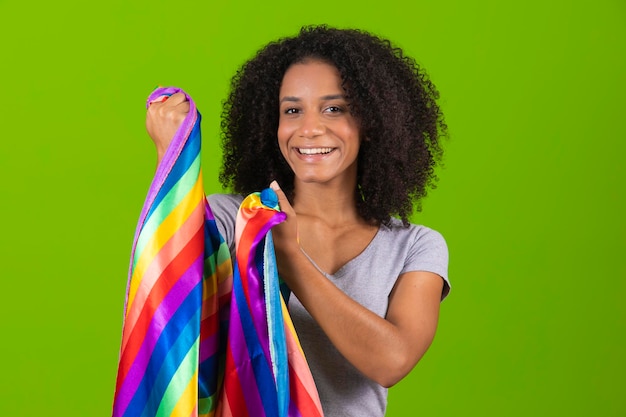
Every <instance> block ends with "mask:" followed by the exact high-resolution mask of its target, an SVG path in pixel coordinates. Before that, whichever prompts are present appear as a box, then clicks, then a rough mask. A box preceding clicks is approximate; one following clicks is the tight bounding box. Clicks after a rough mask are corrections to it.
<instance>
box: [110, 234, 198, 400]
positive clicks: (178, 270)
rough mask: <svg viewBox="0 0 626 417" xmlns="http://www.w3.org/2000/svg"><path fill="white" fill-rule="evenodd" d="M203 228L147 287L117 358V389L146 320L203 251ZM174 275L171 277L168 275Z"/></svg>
mask: <svg viewBox="0 0 626 417" xmlns="http://www.w3.org/2000/svg"><path fill="white" fill-rule="evenodd" d="M203 242H204V229H202V228H201V229H199V230H198V231H197V232H196V233H195V234H194V236H193V237H192V238H191V239H190V240H189V242H187V244H186V245H185V247H183V249H182V250H181V251H180V252H179V253H178V254H177V255H176V256H175V257H174V258H173V259H172V261H171V262H170V263H169V264H168V265H167V267H165V269H163V272H161V274H160V275H159V278H158V280H157V281H156V282H155V284H154V286H153V287H152V289H151V290H150V294H149V295H148V298H147V299H146V301H145V303H144V305H143V308H142V310H141V314H140V315H139V317H138V318H137V322H136V324H135V327H134V328H133V330H132V333H131V334H130V336H129V338H128V343H127V344H126V348H125V349H124V351H123V352H122V355H121V357H120V362H119V370H118V374H117V388H118V389H119V388H120V387H121V385H122V382H123V381H124V379H125V378H126V375H127V374H128V371H129V370H130V368H131V366H132V364H133V362H134V361H135V357H136V356H137V353H138V352H139V350H140V349H141V345H142V344H143V342H144V339H145V336H146V334H147V333H148V330H149V329H150V322H151V321H152V318H153V316H154V313H155V312H156V310H157V309H158V307H159V306H160V305H161V303H162V302H163V299H164V298H165V297H166V296H167V294H168V293H169V291H170V290H171V289H172V287H173V286H174V284H176V282H177V281H178V279H179V278H180V277H181V275H183V274H184V273H185V272H186V271H187V270H188V269H189V267H190V266H191V264H192V263H193V262H194V261H196V260H197V259H198V257H199V256H200V255H201V254H202V252H203ZM172 277H174V279H172Z"/></svg>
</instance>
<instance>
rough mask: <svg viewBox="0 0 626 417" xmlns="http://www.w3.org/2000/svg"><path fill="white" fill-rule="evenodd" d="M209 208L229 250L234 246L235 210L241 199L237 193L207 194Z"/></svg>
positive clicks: (237, 208) (232, 250)
mask: <svg viewBox="0 0 626 417" xmlns="http://www.w3.org/2000/svg"><path fill="white" fill-rule="evenodd" d="M207 201H208V202H209V210H210V212H211V213H212V214H213V217H214V218H215V223H216V225H217V229H218V231H219V232H220V234H221V235H222V237H223V238H224V240H225V241H226V243H227V244H228V246H229V248H230V249H231V252H232V253H234V248H235V223H236V222H237V212H238V211H239V206H240V205H241V202H242V201H243V197H242V196H241V195H239V194H210V195H208V196H207Z"/></svg>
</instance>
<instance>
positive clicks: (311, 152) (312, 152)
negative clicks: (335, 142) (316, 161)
mask: <svg viewBox="0 0 626 417" xmlns="http://www.w3.org/2000/svg"><path fill="white" fill-rule="evenodd" d="M332 150H333V148H298V152H300V153H301V154H303V155H319V154H325V153H330V152H332Z"/></svg>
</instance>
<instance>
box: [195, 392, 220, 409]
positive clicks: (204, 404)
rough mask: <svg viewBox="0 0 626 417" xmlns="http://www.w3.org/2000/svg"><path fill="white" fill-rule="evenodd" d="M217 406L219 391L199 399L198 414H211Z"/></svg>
mask: <svg viewBox="0 0 626 417" xmlns="http://www.w3.org/2000/svg"><path fill="white" fill-rule="evenodd" d="M215 407H217V392H216V393H214V394H213V395H211V396H210V397H207V398H200V399H199V400H198V414H199V415H202V414H209V413H210V412H211V411H213V410H215Z"/></svg>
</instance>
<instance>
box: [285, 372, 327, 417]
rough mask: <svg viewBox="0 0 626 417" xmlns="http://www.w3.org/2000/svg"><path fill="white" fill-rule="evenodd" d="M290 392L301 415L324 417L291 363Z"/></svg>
mask: <svg viewBox="0 0 626 417" xmlns="http://www.w3.org/2000/svg"><path fill="white" fill-rule="evenodd" d="M289 391H290V396H291V400H292V401H293V403H294V404H295V405H296V408H297V409H298V410H300V414H302V415H303V416H307V417H322V415H321V414H320V410H319V409H318V408H317V405H316V404H315V402H314V401H313V399H312V398H311V396H310V395H309V392H308V391H307V390H306V387H305V386H304V385H302V382H300V378H299V377H298V374H296V372H295V370H294V369H293V367H292V366H291V362H290V363H289Z"/></svg>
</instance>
